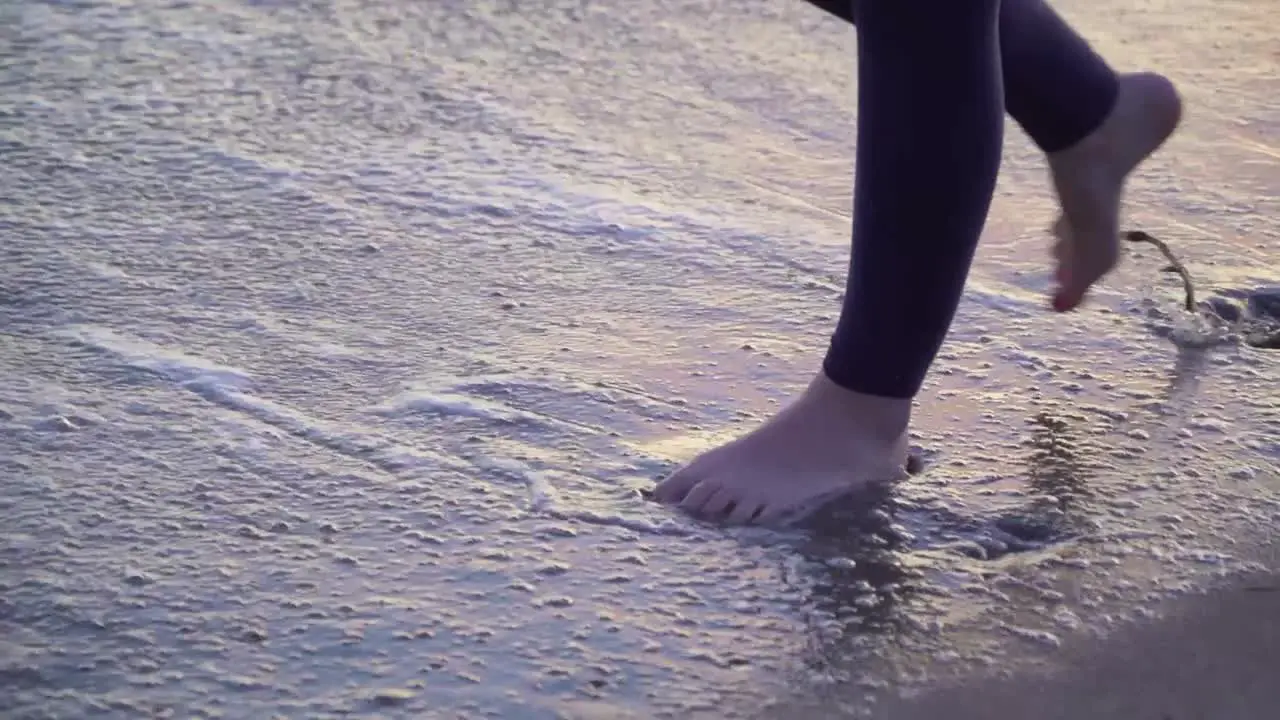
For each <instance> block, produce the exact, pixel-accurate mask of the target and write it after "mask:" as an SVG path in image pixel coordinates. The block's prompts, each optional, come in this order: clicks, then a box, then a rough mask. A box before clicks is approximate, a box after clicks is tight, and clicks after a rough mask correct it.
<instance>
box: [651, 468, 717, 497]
mask: <svg viewBox="0 0 1280 720" xmlns="http://www.w3.org/2000/svg"><path fill="white" fill-rule="evenodd" d="M705 466H706V460H705V459H703V458H701V457H699V458H697V459H696V460H694V461H693V462H691V463H689V464H688V465H685V466H684V467H681V468H679V469H678V470H676V471H675V472H673V473H671V474H670V475H668V476H667V477H666V478H665V479H664V480H663V481H662V482H660V483H658V485H657V487H655V488H654V489H653V499H654V500H657V501H658V502H661V503H669V504H678V503H682V502H684V499H685V497H686V496H687V495H688V494H689V492H690V491H691V490H693V488H694V487H696V486H697V485H698V483H699V482H701V481H702V479H703V478H704V477H706V467H705Z"/></svg>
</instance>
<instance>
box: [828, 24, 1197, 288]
mask: <svg viewBox="0 0 1280 720" xmlns="http://www.w3.org/2000/svg"><path fill="white" fill-rule="evenodd" d="M861 1H863V0H808V2H810V3H811V4H813V5H816V6H817V7H820V8H822V9H823V10H826V11H827V12H830V13H832V14H833V15H835V16H837V17H839V18H841V19H843V20H845V21H847V22H850V23H853V22H855V19H856V17H857V15H858V7H857V6H858V5H859V3H860V2H861ZM866 1H867V2H870V1H871V0H866ZM1000 61H1001V72H1002V75H1003V77H1004V86H1005V109H1006V110H1007V111H1008V113H1009V115H1010V116H1012V117H1013V119H1014V120H1015V121H1017V122H1018V124H1019V125H1020V126H1021V127H1022V129H1023V130H1024V131H1026V133H1027V134H1028V135H1029V136H1030V137H1031V139H1032V140H1033V141H1034V142H1035V143H1036V145H1037V146H1039V148H1040V149H1041V150H1042V151H1044V153H1045V154H1046V155H1047V156H1048V158H1049V168H1050V171H1051V173H1052V175H1053V183H1054V188H1055V190H1056V191H1057V193H1058V199H1059V202H1060V204H1061V206H1062V213H1063V214H1062V217H1061V218H1059V220H1058V222H1057V223H1056V225H1055V233H1056V234H1057V235H1058V237H1059V241H1058V243H1057V245H1056V247H1055V248H1054V252H1055V254H1056V255H1057V257H1058V261H1059V266H1058V273H1057V275H1058V281H1059V283H1060V285H1061V287H1060V289H1059V291H1058V293H1057V294H1056V296H1055V297H1054V307H1055V308H1057V309H1059V310H1070V309H1071V308H1074V307H1076V306H1077V305H1079V304H1080V302H1081V301H1082V300H1083V299H1084V295H1085V293H1086V292H1087V291H1088V289H1089V288H1090V287H1091V286H1092V285H1093V284H1094V283H1095V282H1097V281H1098V280H1099V279H1100V278H1102V276H1103V275H1105V274H1106V273H1107V272H1108V271H1110V270H1111V268H1112V267H1113V266H1114V265H1115V263H1116V260H1117V259H1118V253H1119V247H1118V242H1119V237H1118V236H1119V215H1120V198H1121V194H1122V191H1123V189H1124V181H1125V179H1126V178H1127V177H1128V175H1129V173H1130V172H1132V171H1133V170H1134V168H1136V167H1137V166H1138V164H1139V163H1141V162H1142V161H1143V160H1145V159H1146V158H1147V157H1148V156H1150V155H1151V154H1152V153H1153V152H1155V151H1156V149H1157V148H1159V147H1160V146H1161V145H1162V144H1163V143H1164V141H1165V140H1166V139H1168V137H1169V135H1170V134H1172V133H1173V131H1174V129H1175V128H1176V127H1177V125H1178V122H1179V120H1180V118H1181V113H1182V108H1181V102H1180V100H1179V98H1178V94H1177V92H1176V90H1174V88H1173V85H1172V84H1171V83H1169V81H1168V80H1167V79H1166V78H1163V77H1161V76H1159V75H1152V74H1132V75H1121V76H1117V75H1116V74H1115V72H1114V71H1113V70H1112V69H1111V68H1110V67H1109V66H1108V65H1107V63H1106V61H1105V60H1103V59H1102V58H1101V57H1099V56H1098V55H1097V53H1095V52H1094V51H1093V50H1092V49H1091V48H1090V47H1089V44H1088V43H1087V42H1085V40H1084V39H1083V38H1081V37H1080V36H1079V35H1078V34H1076V33H1075V31H1073V30H1072V29H1071V27H1070V26H1069V25H1067V23H1066V22H1065V21H1063V19H1062V18H1061V17H1060V16H1059V15H1058V14H1057V13H1056V12H1054V11H1053V9H1052V8H1051V7H1049V5H1047V4H1046V3H1045V2H1044V1H1043V0H1005V2H1004V3H1003V5H1002V6H1001V8H1000Z"/></svg>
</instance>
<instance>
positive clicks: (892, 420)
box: [799, 372, 912, 444]
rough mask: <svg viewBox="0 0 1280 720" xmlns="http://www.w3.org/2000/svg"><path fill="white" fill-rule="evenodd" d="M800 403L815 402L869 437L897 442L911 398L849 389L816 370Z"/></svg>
mask: <svg viewBox="0 0 1280 720" xmlns="http://www.w3.org/2000/svg"><path fill="white" fill-rule="evenodd" d="M799 404H802V405H811V406H817V407H819V408H821V409H822V410H823V411H824V414H830V415H832V416H834V417H837V418H843V419H846V420H848V421H849V422H850V423H852V424H855V425H856V426H857V427H858V430H859V431H860V432H864V433H866V436H867V437H868V438H869V439H872V440H876V441H881V442H884V443H886V444H890V443H896V442H897V441H898V440H899V439H900V438H901V437H902V436H903V435H905V434H906V432H907V428H908V426H909V425H910V423H911V407H912V398H896V397H886V396H881V395H870V394H867V393H862V392H857V391H854V390H849V389H848V388H845V387H842V386H840V385H837V384H836V383H835V382H834V381H833V380H831V378H829V377H827V375H826V373H825V372H818V373H817V374H816V375H815V376H814V378H813V380H812V381H810V383H809V386H808V388H806V389H805V391H804V394H803V395H802V396H801V398H800V401H799Z"/></svg>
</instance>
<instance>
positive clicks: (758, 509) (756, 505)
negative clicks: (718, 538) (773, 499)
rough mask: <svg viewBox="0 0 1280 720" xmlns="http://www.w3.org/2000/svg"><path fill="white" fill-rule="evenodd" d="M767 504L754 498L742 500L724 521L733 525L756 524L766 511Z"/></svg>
mask: <svg viewBox="0 0 1280 720" xmlns="http://www.w3.org/2000/svg"><path fill="white" fill-rule="evenodd" d="M764 508H765V504H764V503H763V502H761V501H760V500H757V499H754V498H742V499H740V500H738V501H737V502H736V503H734V506H733V509H732V510H730V511H729V514H728V515H727V516H726V517H725V519H724V521H725V522H726V523H729V524H732V525H746V524H748V523H751V522H755V521H756V520H757V519H758V517H759V515H760V514H761V513H762V512H763V511H764Z"/></svg>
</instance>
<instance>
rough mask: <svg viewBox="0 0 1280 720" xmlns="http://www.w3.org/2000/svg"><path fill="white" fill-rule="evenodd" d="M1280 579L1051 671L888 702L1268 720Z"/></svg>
mask: <svg viewBox="0 0 1280 720" xmlns="http://www.w3.org/2000/svg"><path fill="white" fill-rule="evenodd" d="M1277 677H1280V575H1278V574H1276V573H1258V574H1253V575H1250V576H1247V577H1244V578H1239V579H1236V580H1235V581H1233V582H1230V583H1226V584H1223V585H1220V586H1218V587H1215V588H1213V589H1211V590H1209V591H1207V592H1205V593H1204V594H1203V595H1198V596H1194V597H1187V598H1183V599H1181V600H1178V601H1175V602H1173V603H1171V606H1170V607H1169V608H1168V611H1167V613H1162V615H1161V617H1159V618H1158V619H1153V620H1152V621H1150V622H1148V623H1145V624H1137V625H1135V626H1133V627H1131V628H1128V629H1126V630H1121V631H1118V632H1116V633H1114V634H1113V635H1111V636H1110V637H1108V638H1106V639H1104V640H1101V641H1098V640H1094V639H1090V638H1085V637H1081V638H1077V639H1075V640H1073V641H1070V642H1068V643H1067V644H1066V645H1064V647H1063V651H1062V660H1061V666H1060V667H1059V668H1058V669H1056V670H1053V671H1048V672H1017V671H1011V672H1009V673H1008V674H1007V675H1006V676H1004V677H988V678H983V679H970V680H969V681H966V682H963V683H956V684H951V685H949V686H946V687H942V688H939V689H937V690H935V691H932V692H928V693H926V694H923V695H920V696H917V697H915V698H911V699H905V700H900V701H895V702H891V703H887V704H885V705H884V706H882V707H881V708H880V711H879V712H877V713H876V714H875V717H883V718H896V719H898V720H917V719H919V720H924V719H925V718H940V717H946V718H948V719H949V720H969V719H971V718H972V719H973V720H978V719H979V718H982V719H984V720H985V719H990V718H1038V719H1041V720H1056V719H1061V720H1084V719H1085V718H1089V719H1094V720H1110V719H1112V718H1114V719H1115V720H1120V719H1122V718H1123V719H1124V720H1137V719H1139V718H1142V719H1145V718H1151V719H1152V720H1200V719H1201V718H1203V719H1206V720H1208V719H1212V720H1237V719H1238V720H1262V719H1264V718H1270V717H1275V713H1276V709H1275V708H1276V707H1277V706H1280V684H1277V683H1276V681H1275V680H1276V678H1277Z"/></svg>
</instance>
